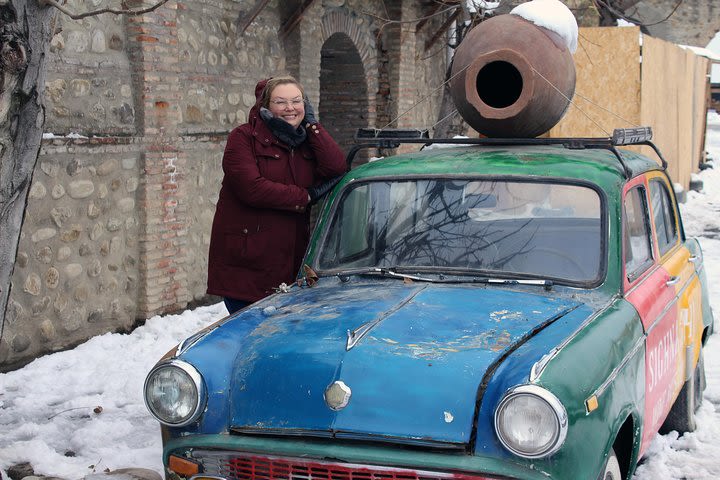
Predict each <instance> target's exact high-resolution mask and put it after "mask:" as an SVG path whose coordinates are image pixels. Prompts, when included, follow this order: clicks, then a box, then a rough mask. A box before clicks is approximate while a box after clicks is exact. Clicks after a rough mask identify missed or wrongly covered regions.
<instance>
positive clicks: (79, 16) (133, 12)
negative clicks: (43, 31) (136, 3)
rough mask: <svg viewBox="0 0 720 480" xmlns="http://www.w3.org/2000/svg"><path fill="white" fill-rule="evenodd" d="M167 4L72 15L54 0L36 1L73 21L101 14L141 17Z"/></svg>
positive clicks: (105, 9) (161, 2) (159, 3)
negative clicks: (138, 8) (53, 8)
mask: <svg viewBox="0 0 720 480" xmlns="http://www.w3.org/2000/svg"><path fill="white" fill-rule="evenodd" d="M167 2H168V0H160V1H159V2H157V3H156V4H154V5H152V6H150V7H148V8H143V9H140V10H126V9H122V10H118V9H115V8H101V9H100V10H92V11H90V12H83V13H73V12H71V11H70V10H68V9H67V8H65V7H64V6H62V5H60V4H59V3H58V2H57V1H56V0H38V3H39V4H40V5H42V6H47V5H49V6H51V7H55V8H57V9H58V10H60V11H61V12H62V13H64V14H65V15H67V16H68V17H70V18H72V19H73V20H81V19H83V18H86V17H94V16H97V15H101V14H103V13H112V14H114V15H128V16H135V15H142V14H144V13H150V12H152V11H153V10H155V9H157V8H158V7H160V6H162V5H164V4H166V3H167Z"/></svg>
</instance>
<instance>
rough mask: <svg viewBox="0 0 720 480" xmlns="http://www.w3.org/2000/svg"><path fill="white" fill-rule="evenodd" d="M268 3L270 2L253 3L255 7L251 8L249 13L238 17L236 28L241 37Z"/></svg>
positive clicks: (264, 0) (267, 0) (268, 0)
mask: <svg viewBox="0 0 720 480" xmlns="http://www.w3.org/2000/svg"><path fill="white" fill-rule="evenodd" d="M268 3H270V0H258V1H257V2H256V3H255V6H254V7H252V8H251V9H250V11H249V12H247V13H245V15H241V16H240V17H238V20H237V26H238V31H239V32H240V35H243V34H244V33H245V30H247V28H248V27H249V26H250V24H251V23H252V22H253V20H255V18H257V16H258V15H260V12H262V11H263V9H264V8H265V7H266V6H267V4H268ZM241 13H242V12H241Z"/></svg>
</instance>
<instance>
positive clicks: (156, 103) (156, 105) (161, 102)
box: [155, 100, 170, 109]
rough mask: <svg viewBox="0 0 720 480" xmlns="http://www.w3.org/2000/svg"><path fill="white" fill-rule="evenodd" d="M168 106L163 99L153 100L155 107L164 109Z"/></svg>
mask: <svg viewBox="0 0 720 480" xmlns="http://www.w3.org/2000/svg"><path fill="white" fill-rule="evenodd" d="M169 106H170V104H169V103H168V102H166V101H164V100H160V101H159V102H155V108H160V109H165V108H168V107H169Z"/></svg>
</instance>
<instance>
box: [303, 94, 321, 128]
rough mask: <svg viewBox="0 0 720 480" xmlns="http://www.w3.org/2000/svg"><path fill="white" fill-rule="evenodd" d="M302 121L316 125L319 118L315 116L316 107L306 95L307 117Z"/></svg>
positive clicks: (304, 123) (305, 123)
mask: <svg viewBox="0 0 720 480" xmlns="http://www.w3.org/2000/svg"><path fill="white" fill-rule="evenodd" d="M302 123H303V125H308V124H309V125H314V124H316V123H318V121H317V118H315V109H314V108H313V106H312V104H311V103H310V100H309V99H308V98H307V97H305V118H303V122H302Z"/></svg>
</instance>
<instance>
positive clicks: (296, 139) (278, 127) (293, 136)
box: [260, 107, 307, 148]
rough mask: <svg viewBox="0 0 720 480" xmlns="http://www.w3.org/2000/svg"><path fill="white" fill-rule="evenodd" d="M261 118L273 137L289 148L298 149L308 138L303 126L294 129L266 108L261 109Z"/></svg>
mask: <svg viewBox="0 0 720 480" xmlns="http://www.w3.org/2000/svg"><path fill="white" fill-rule="evenodd" d="M260 118H262V120H263V122H265V125H267V126H268V128H269V129H270V131H271V132H272V133H273V135H275V136H276V137H277V138H278V139H279V140H280V141H281V142H283V143H285V144H286V145H288V146H289V147H292V148H297V147H298V146H300V144H301V143H303V142H304V141H305V139H306V138H307V132H306V131H305V128H304V127H303V126H302V125H299V126H298V127H297V128H293V126H292V125H290V124H289V123H288V122H286V121H285V120H283V119H282V118H278V117H275V116H274V115H273V114H272V113H271V112H270V110H268V109H267V108H265V107H260Z"/></svg>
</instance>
